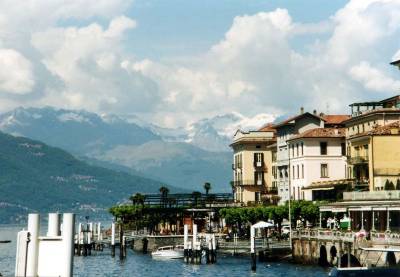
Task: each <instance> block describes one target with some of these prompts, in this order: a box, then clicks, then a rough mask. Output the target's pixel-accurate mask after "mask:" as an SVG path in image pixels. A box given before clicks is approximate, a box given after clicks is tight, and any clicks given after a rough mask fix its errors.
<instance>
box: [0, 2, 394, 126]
mask: <svg viewBox="0 0 400 277" xmlns="http://www.w3.org/2000/svg"><path fill="white" fill-rule="evenodd" d="M134 8H135V3H133V4H132V1H120V0H116V1H108V0H107V1H105V0H101V1H92V0H86V1H84V0H80V1H58V0H56V1H41V2H40V4H39V2H37V1H23V2H21V3H18V2H15V1H2V2H1V3H0V66H1V67H2V69H0V100H1V101H0V111H6V110H10V109H12V108H15V107H17V106H20V105H25V106H44V105H52V106H56V107H60V108H73V109H87V110H89V111H93V112H97V113H114V114H132V113H137V114H140V115H141V117H144V118H146V119H147V120H148V121H152V122H155V123H156V124H158V125H163V126H164V127H172V128H176V127H179V126H187V125H189V124H190V123H191V122H197V121H199V120H200V119H202V118H212V117H215V116H217V115H221V114H229V113H232V112H237V113H240V114H242V115H244V116H245V117H249V118H253V117H255V116H257V115H258V114H269V115H279V114H286V113H291V112H292V111H293V110H297V109H298V107H299V106H305V108H306V109H308V110H312V109H314V108H317V109H318V110H322V111H325V112H328V111H327V109H329V112H343V111H344V110H345V108H346V105H344V104H343V99H346V102H351V101H353V100H360V99H375V98H376V99H379V98H382V97H386V96H390V95H392V94H393V93H394V91H395V90H396V89H397V88H398V87H399V82H398V81H397V80H396V79H397V78H398V76H396V74H397V72H396V71H395V69H394V68H393V69H392V68H390V66H389V65H388V63H389V62H390V61H391V59H392V58H395V57H397V56H398V54H396V53H399V46H398V41H397V38H398V37H399V33H400V22H399V21H400V16H399V15H400V3H399V2H398V1H396V0H365V1H357V0H353V1H349V2H348V3H347V4H346V5H345V6H344V7H342V8H341V9H339V10H338V11H336V12H335V13H334V14H332V15H331V17H327V18H324V19H323V20H320V21H317V22H303V21H302V20H298V19H296V18H295V17H294V16H293V15H292V14H291V12H290V10H288V9H284V8H278V9H275V10H269V11H260V12H255V13H252V14H245V15H240V14H239V15H237V16H236V17H235V18H233V20H232V24H231V26H230V27H229V28H228V29H227V30H226V32H225V34H223V35H221V36H220V37H219V39H218V40H217V41H216V42H215V43H213V44H212V45H209V47H208V50H207V51H203V52H202V53H197V54H195V55H190V56H186V55H185V54H182V55H181V56H177V57H176V56H175V57H160V58H159V59H155V58H146V57H145V58H143V57H142V58H139V57H137V55H135V53H134V52H132V51H130V50H129V49H130V48H131V46H132V45H134V44H135V36H134V34H135V32H136V30H137V29H139V28H144V29H146V28H149V27H150V26H146V25H145V24H146V23H145V22H140V21H139V20H138V19H136V18H133V17H132V16H131V15H128V14H129V11H130V10H131V9H134ZM22 10H23V11H24V12H21V11H22ZM160 20H161V21H162V20H163V19H162V18H160ZM177 47H178V46H177ZM396 55H397V56H396ZM9 64H12V66H7V65H9ZM5 68H6V69H5Z"/></svg>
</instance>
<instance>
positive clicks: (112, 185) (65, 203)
mask: <svg viewBox="0 0 400 277" xmlns="http://www.w3.org/2000/svg"><path fill="white" fill-rule="evenodd" d="M162 185H163V184H162V183H160V182H157V181H154V180H151V179H148V178H144V177H138V176H134V175H131V174H128V173H125V172H118V171H114V170H110V169H105V168H102V167H98V166H91V165H88V164H87V163H86V162H83V161H80V160H77V159H76V158H75V157H74V156H72V155H71V154H69V153H67V152H65V151H63V150H61V149H59V148H54V147H50V146H48V145H46V144H44V143H42V142H40V141H35V140H31V139H27V138H24V137H14V136H11V135H8V134H5V133H2V132H0V223H16V222H20V221H23V220H24V219H25V217H26V215H27V213H28V212H50V211H53V212H54V211H61V212H63V211H72V212H75V213H77V214H79V215H81V216H85V215H89V216H92V217H93V216H94V217H101V216H109V215H108V213H107V211H106V209H107V208H108V207H110V206H111V205H114V204H115V203H117V202H119V201H126V200H127V198H128V197H129V195H131V194H133V193H136V192H142V193H150V192H151V193H156V192H158V190H159V188H160V186H162ZM170 189H171V191H179V189H176V188H174V187H170Z"/></svg>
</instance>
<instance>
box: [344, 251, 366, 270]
mask: <svg viewBox="0 0 400 277" xmlns="http://www.w3.org/2000/svg"><path fill="white" fill-rule="evenodd" d="M349 255H350V267H360V266H361V263H360V261H359V260H358V259H357V258H356V256H354V255H352V254H348V253H346V254H344V255H343V256H342V257H341V258H340V267H348V261H349Z"/></svg>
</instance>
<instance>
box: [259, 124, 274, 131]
mask: <svg viewBox="0 0 400 277" xmlns="http://www.w3.org/2000/svg"><path fill="white" fill-rule="evenodd" d="M258 131H261V132H267V131H273V132H275V131H276V129H275V125H274V124H272V123H267V124H265V125H264V126H262V127H261V128H260V129H258Z"/></svg>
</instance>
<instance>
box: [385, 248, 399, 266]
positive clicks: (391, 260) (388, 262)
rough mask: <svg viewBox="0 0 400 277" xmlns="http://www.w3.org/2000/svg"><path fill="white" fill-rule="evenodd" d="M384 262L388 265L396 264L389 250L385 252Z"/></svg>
mask: <svg viewBox="0 0 400 277" xmlns="http://www.w3.org/2000/svg"><path fill="white" fill-rule="evenodd" d="M386 263H387V265H388V266H396V264H397V263H396V256H395V255H394V253H393V252H391V251H389V252H387V254H386Z"/></svg>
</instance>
